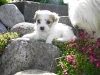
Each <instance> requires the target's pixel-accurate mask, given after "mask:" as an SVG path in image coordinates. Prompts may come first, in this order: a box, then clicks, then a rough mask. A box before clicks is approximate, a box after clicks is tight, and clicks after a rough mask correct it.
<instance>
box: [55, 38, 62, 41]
mask: <svg viewBox="0 0 100 75" xmlns="http://www.w3.org/2000/svg"><path fill="white" fill-rule="evenodd" d="M56 41H58V42H63V41H64V40H63V38H58V39H56Z"/></svg>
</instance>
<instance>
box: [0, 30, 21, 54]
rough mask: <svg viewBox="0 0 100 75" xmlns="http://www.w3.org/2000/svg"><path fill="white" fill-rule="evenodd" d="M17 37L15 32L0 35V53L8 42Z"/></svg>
mask: <svg viewBox="0 0 100 75" xmlns="http://www.w3.org/2000/svg"><path fill="white" fill-rule="evenodd" d="M17 37H19V35H18V34H17V33H16V32H7V33H2V34H0V53H1V52H2V51H3V49H4V48H5V46H6V45H7V43H8V41H9V40H11V39H13V38H17Z"/></svg>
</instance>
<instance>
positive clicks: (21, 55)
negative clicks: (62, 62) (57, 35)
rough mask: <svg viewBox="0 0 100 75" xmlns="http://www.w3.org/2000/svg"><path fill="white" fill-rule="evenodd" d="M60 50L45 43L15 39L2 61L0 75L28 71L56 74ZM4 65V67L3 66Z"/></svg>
mask: <svg viewBox="0 0 100 75" xmlns="http://www.w3.org/2000/svg"><path fill="white" fill-rule="evenodd" d="M59 56H60V50H59V49H58V48H57V47H56V46H54V45H52V44H46V43H45V42H40V41H34V40H24V39H14V40H11V42H10V43H9V44H8V45H7V47H6V48H5V50H4V52H3V54H2V57H1V60H0V75H14V74H15V73H16V72H19V71H22V70H28V69H39V70H43V71H50V72H54V71H55V70H56V69H55V67H54V65H55V58H58V57H59ZM1 64H2V65H1Z"/></svg>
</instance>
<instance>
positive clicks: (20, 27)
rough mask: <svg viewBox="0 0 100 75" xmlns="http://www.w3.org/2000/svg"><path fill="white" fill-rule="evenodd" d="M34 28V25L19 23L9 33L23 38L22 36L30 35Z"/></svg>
mask: <svg viewBox="0 0 100 75" xmlns="http://www.w3.org/2000/svg"><path fill="white" fill-rule="evenodd" d="M34 26H35V24H33V23H28V22H21V23H18V24H16V25H14V26H13V27H12V28H11V30H10V31H11V32H17V33H18V34H20V35H21V36H23V35H24V34H28V33H32V32H33V31H34Z"/></svg>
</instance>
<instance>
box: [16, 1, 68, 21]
mask: <svg viewBox="0 0 100 75" xmlns="http://www.w3.org/2000/svg"><path fill="white" fill-rule="evenodd" d="M15 5H16V6H17V7H18V8H19V10H20V11H21V12H22V13H23V15H24V17H25V22H32V23H34V21H35V20H33V17H34V14H35V12H36V11H37V10H50V11H52V12H56V13H58V14H59V16H68V6H65V5H54V4H46V3H38V2H33V1H25V2H17V3H15Z"/></svg>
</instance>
